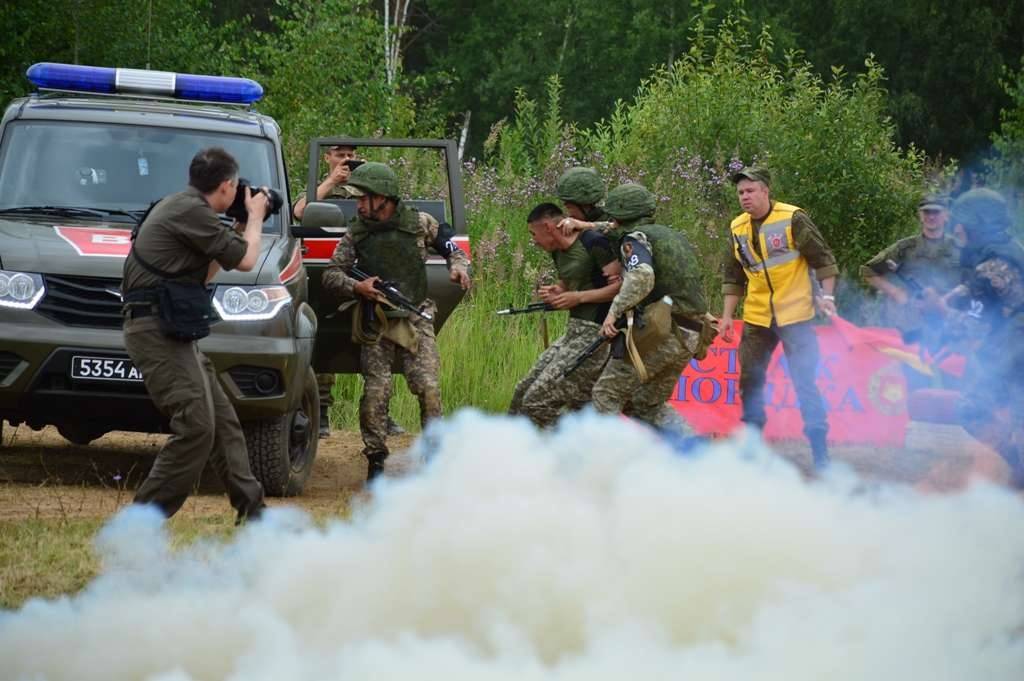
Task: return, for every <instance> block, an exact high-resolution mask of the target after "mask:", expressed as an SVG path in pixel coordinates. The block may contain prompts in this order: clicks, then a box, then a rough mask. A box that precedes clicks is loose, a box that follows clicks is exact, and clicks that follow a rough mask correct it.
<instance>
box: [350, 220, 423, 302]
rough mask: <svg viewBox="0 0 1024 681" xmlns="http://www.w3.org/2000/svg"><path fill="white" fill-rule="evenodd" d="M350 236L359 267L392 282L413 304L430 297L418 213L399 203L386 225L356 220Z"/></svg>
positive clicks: (353, 222)
mask: <svg viewBox="0 0 1024 681" xmlns="http://www.w3.org/2000/svg"><path fill="white" fill-rule="evenodd" d="M348 233H349V234H350V235H351V236H352V241H353V243H354V244H355V247H356V257H357V259H358V263H359V267H360V268H361V269H363V270H364V271H365V272H367V273H369V274H373V275H376V276H378V277H380V278H381V279H386V280H388V281H393V282H395V284H397V285H398V288H399V289H400V290H401V291H402V293H404V294H405V295H406V296H407V297H408V298H409V299H410V300H412V302H414V303H416V304H417V305H419V304H420V303H422V302H423V301H424V300H425V299H426V297H427V267H426V264H425V263H424V262H423V252H422V250H421V249H420V218H419V211H417V210H416V209H415V208H412V207H409V206H406V205H404V204H403V203H401V202H399V203H398V206H397V208H396V209H395V214H394V216H392V218H391V219H390V220H388V221H387V222H373V221H367V220H363V219H362V218H359V217H357V218H355V219H354V220H353V221H352V223H351V224H350V226H349V230H348Z"/></svg>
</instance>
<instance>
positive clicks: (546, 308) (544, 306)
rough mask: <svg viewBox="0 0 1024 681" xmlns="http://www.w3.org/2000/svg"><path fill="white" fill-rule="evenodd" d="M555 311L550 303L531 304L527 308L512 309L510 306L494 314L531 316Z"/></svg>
mask: <svg viewBox="0 0 1024 681" xmlns="http://www.w3.org/2000/svg"><path fill="white" fill-rule="evenodd" d="M554 309H555V308H553V307H551V305H549V304H548V303H530V304H529V305H527V306H526V307H512V306H511V305H510V306H508V307H506V308H505V309H504V310H497V311H496V312H495V313H494V314H530V313H531V312H551V311H552V310H554Z"/></svg>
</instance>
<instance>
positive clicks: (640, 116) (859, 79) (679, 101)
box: [469, 17, 924, 300]
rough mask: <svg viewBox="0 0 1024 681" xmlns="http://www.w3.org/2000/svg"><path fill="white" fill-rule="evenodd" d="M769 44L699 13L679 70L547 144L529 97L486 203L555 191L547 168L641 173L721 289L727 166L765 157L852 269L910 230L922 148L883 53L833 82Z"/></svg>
mask: <svg viewBox="0 0 1024 681" xmlns="http://www.w3.org/2000/svg"><path fill="white" fill-rule="evenodd" d="M773 49H774V45H773V42H772V36H771V35H770V34H769V33H768V32H767V31H763V32H762V33H761V34H760V35H759V36H758V37H757V39H756V41H754V40H752V39H751V36H750V35H749V34H748V32H747V30H746V28H745V25H744V22H743V21H741V20H739V19H734V18H732V17H729V18H727V19H726V20H724V21H723V22H721V23H720V24H719V25H718V27H717V28H714V29H711V28H708V27H707V25H706V24H705V23H704V21H703V20H702V19H701V20H698V21H696V22H695V24H694V32H693V36H692V40H691V48H690V50H689V52H688V53H687V54H686V55H685V56H684V57H683V58H681V59H680V60H678V61H677V62H676V63H675V64H674V66H673V68H672V69H662V70H660V71H658V72H657V73H655V74H654V75H653V76H652V78H651V79H649V80H648V81H646V82H645V83H643V84H642V85H641V87H640V89H639V91H638V94H637V96H636V99H635V101H633V102H632V103H624V102H619V103H618V105H617V107H616V110H615V112H614V114H613V115H612V117H611V118H610V119H609V120H608V121H605V122H601V123H600V124H598V125H596V126H594V127H592V128H590V129H587V130H575V129H573V128H571V127H568V126H564V125H550V124H549V125H548V126H547V127H548V128H549V129H552V130H554V129H557V130H559V131H560V133H561V135H562V137H561V139H560V141H559V142H558V143H557V144H554V145H552V144H551V143H550V138H549V137H544V138H543V140H544V144H538V143H537V140H538V139H539V136H538V134H537V132H536V131H537V130H538V129H540V127H541V126H540V125H539V124H538V123H537V121H538V120H539V116H538V113H537V107H536V105H535V104H533V103H532V102H530V101H529V100H527V99H526V98H525V97H521V98H520V102H519V105H518V113H517V117H516V119H515V120H514V121H512V122H511V123H506V124H505V125H503V126H502V127H501V128H500V130H498V131H497V133H496V134H497V135H498V137H499V139H498V140H497V142H496V145H495V148H496V149H497V150H498V156H497V157H496V158H494V159H493V163H492V165H493V167H494V168H496V169H497V172H496V173H494V175H493V177H492V179H491V182H492V183H495V186H493V187H489V190H488V193H487V199H486V200H484V201H483V204H482V205H481V209H485V208H486V207H487V206H488V205H489V206H490V207H492V208H494V207H497V206H499V205H503V206H505V207H512V206H513V205H518V208H519V210H520V211H522V212H525V211H527V210H529V208H530V206H531V203H533V202H536V201H538V200H541V199H546V198H550V195H551V193H552V191H553V186H554V181H553V179H551V178H552V177H557V174H558V173H559V172H561V171H562V170H563V169H564V168H566V167H568V166H570V165H573V164H575V163H583V164H586V165H593V166H594V167H596V168H598V169H599V170H600V171H601V172H602V174H603V175H604V177H605V178H606V180H607V182H608V184H609V188H610V187H612V186H614V185H616V184H619V183H621V182H624V181H639V182H641V183H642V184H644V185H646V186H647V187H648V188H649V189H651V190H652V191H653V192H654V193H655V194H656V195H657V196H658V199H659V209H658V219H659V221H662V222H665V223H667V224H671V225H675V226H676V227H679V228H682V229H685V230H686V231H687V233H688V234H689V236H690V238H691V241H692V242H693V243H694V245H695V247H696V248H697V249H698V251H699V252H700V256H701V262H703V263H706V264H707V268H706V270H705V271H704V273H703V275H704V281H705V284H706V289H707V293H708V294H709V297H710V298H711V299H713V300H717V297H718V289H719V282H718V273H717V269H718V263H719V262H720V259H721V257H722V256H723V255H724V253H725V252H726V250H727V244H728V242H727V239H726V238H725V237H726V234H727V231H726V230H727V227H728V224H729V221H730V220H731V218H732V217H734V216H735V215H736V214H737V213H738V212H739V209H738V206H737V204H736V199H735V196H734V190H733V187H732V184H731V183H730V182H729V180H728V178H729V176H730V174H731V173H732V172H734V171H735V170H736V169H737V168H739V167H740V166H741V165H743V164H749V163H753V162H760V163H767V164H769V165H770V166H772V168H773V170H774V176H775V178H776V179H775V181H774V184H773V187H772V190H773V195H774V196H775V197H776V198H779V199H782V200H785V201H788V202H791V203H795V204H797V205H800V206H802V207H804V208H805V209H806V210H807V211H808V213H809V214H810V215H811V216H812V218H813V219H814V220H815V222H816V223H817V224H818V225H819V227H821V229H822V231H823V232H824V234H825V236H826V238H827V239H828V240H829V242H830V243H831V245H832V247H833V249H834V250H835V252H836V254H837V257H838V258H839V261H840V265H841V267H842V269H843V270H844V271H846V272H855V271H856V270H857V268H858V267H859V266H860V265H861V264H862V263H863V262H865V261H866V260H867V259H868V258H870V257H871V256H872V255H874V253H876V252H877V251H878V250H880V249H881V248H882V247H883V246H885V245H887V244H889V243H891V242H892V241H893V240H895V239H896V238H898V237H900V236H903V235H905V234H906V233H908V232H909V231H910V230H912V229H913V225H914V222H913V215H914V204H915V202H916V200H917V198H918V195H919V192H920V191H921V189H922V188H923V186H924V157H923V155H922V154H921V153H920V152H918V151H917V150H915V149H913V148H911V149H909V150H906V151H903V150H900V149H899V148H897V147H896V146H895V145H894V143H893V135H894V129H893V125H892V123H891V121H890V120H889V119H888V118H887V117H886V115H885V106H886V97H885V91H884V90H883V89H882V87H881V83H882V80H883V73H882V69H881V67H879V66H878V64H877V63H876V62H875V61H874V60H873V59H871V58H868V59H867V60H866V62H865V72H864V73H863V74H861V75H858V76H856V77H854V78H850V77H848V76H846V74H845V73H844V72H843V70H842V69H835V70H834V72H833V76H832V78H831V80H830V81H828V82H825V81H824V80H822V79H821V78H819V77H818V76H817V75H816V74H815V72H814V70H813V68H812V67H811V65H810V64H808V63H806V62H804V61H802V60H800V59H799V58H798V57H797V56H796V55H793V54H791V55H789V56H788V57H787V59H786V62H785V64H784V65H782V66H776V65H775V64H774V63H773V61H772V58H771V55H772V52H773ZM560 94H561V91H560V90H558V89H552V90H551V91H550V93H549V97H550V98H551V100H550V101H549V102H548V104H547V108H548V110H549V111H557V110H558V102H557V98H558V97H559V96H560ZM527 169H533V170H534V172H533V173H528V172H527ZM516 171H519V175H518V177H516ZM476 175H477V176H485V175H486V173H482V172H480V171H477V172H476ZM469 186H473V184H472V183H469ZM477 198H481V197H477ZM474 200H475V199H474ZM517 201H518V204H517Z"/></svg>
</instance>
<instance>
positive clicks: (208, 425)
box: [122, 147, 268, 522]
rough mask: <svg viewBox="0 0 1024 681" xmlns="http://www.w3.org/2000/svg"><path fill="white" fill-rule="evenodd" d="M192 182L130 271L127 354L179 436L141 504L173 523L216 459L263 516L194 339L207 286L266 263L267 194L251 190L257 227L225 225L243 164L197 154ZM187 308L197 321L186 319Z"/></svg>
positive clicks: (234, 425) (239, 497) (244, 509)
mask: <svg viewBox="0 0 1024 681" xmlns="http://www.w3.org/2000/svg"><path fill="white" fill-rule="evenodd" d="M188 183H189V186H188V188H187V189H186V190H185V191H183V192H180V193H178V194H172V195H171V196H168V197H166V198H164V199H162V200H161V201H160V202H159V203H158V204H156V205H155V206H154V207H153V208H152V209H151V210H150V212H149V213H148V214H147V215H146V217H145V219H144V220H143V221H142V224H141V225H140V226H139V228H138V230H137V234H136V235H135V236H134V237H133V239H134V241H133V245H132V250H131V253H129V255H128V257H127V258H126V259H125V264H124V280H123V283H122V296H123V298H124V301H125V306H124V315H125V321H124V344H125V348H126V349H127V350H128V355H129V356H130V357H131V359H132V362H134V363H135V366H136V367H138V369H139V371H140V372H141V373H142V376H143V379H144V381H145V385H146V391H147V392H148V393H149V396H150V397H151V398H152V400H153V403H154V404H155V405H156V407H157V408H158V409H159V410H160V412H161V413H162V414H163V415H164V416H166V417H167V419H168V420H169V421H170V428H171V433H172V435H171V438H170V439H169V440H168V441H167V444H166V445H165V446H164V448H163V449H162V450H160V453H159V454H157V457H156V461H154V463H153V468H152V469H151V470H150V472H149V475H148V476H147V477H146V480H145V481H144V482H143V483H142V485H141V486H140V487H139V489H138V490H137V492H136V494H135V503H139V504H148V503H152V504H156V505H157V506H158V507H159V508H160V510H161V511H162V512H163V513H164V515H165V516H167V517H170V516H172V515H174V514H175V513H176V512H177V511H178V509H179V508H181V506H182V504H184V503H185V499H186V498H187V497H188V495H189V493H190V492H191V491H192V490H193V488H194V487H195V486H196V483H198V481H199V477H200V475H201V474H202V471H203V467H204V466H205V465H206V461H207V459H210V458H211V456H212V462H213V467H214V470H215V471H216V473H217V475H218V476H219V477H220V479H221V481H222V483H223V484H224V488H225V489H226V490H227V492H228V497H229V498H230V501H231V505H232V506H233V507H234V508H235V510H236V511H237V512H238V522H241V521H243V520H245V519H246V518H256V517H258V516H259V515H260V514H261V512H262V509H263V508H264V504H263V488H262V487H261V486H260V483H259V482H258V481H257V480H256V479H255V478H254V477H253V475H252V472H251V470H250V468H249V458H248V453H247V450H246V445H245V437H244V436H243V434H242V428H241V425H240V424H239V422H238V417H237V415H236V414H235V410H234V407H232V405H231V402H230V401H229V400H228V397H227V395H225V394H224V391H223V389H221V387H220V384H219V383H218V381H217V374H216V371H215V370H214V368H213V364H212V363H211V362H210V360H209V359H208V358H207V357H206V356H205V355H203V353H202V352H200V351H199V348H198V346H197V344H196V342H195V341H196V339H197V338H201V337H202V336H203V335H205V334H206V333H208V332H209V328H208V321H206V320H207V319H208V318H209V316H210V315H212V310H210V309H209V307H208V306H209V295H208V294H207V293H206V289H205V286H206V284H207V283H208V282H209V281H210V280H211V279H212V278H213V277H214V275H215V274H216V273H217V272H218V271H219V270H220V269H221V268H224V269H225V270H232V269H237V270H240V271H243V272H248V271H249V270H251V269H253V267H255V266H256V265H257V262H258V259H259V255H260V241H261V235H262V229H263V220H264V218H265V216H266V215H267V212H268V196H267V193H265V192H266V190H265V189H264V190H251V189H249V188H243V191H244V199H245V208H246V210H247V212H248V220H247V222H246V224H245V225H244V226H243V225H236V229H235V230H232V229H228V228H226V227H225V226H224V225H223V224H222V223H221V221H220V219H219V218H218V217H217V214H218V213H223V212H224V211H226V210H227V209H228V208H229V207H230V206H231V204H232V203H233V202H234V201H235V197H236V194H237V193H238V191H239V189H238V163H237V162H236V161H235V159H234V158H233V157H232V156H231V155H230V154H228V153H227V152H226V151H224V150H223V149H221V148H218V147H211V148H208V149H203V150H202V151H200V152H199V153H198V154H196V155H195V157H193V159H192V163H191V164H190V166H189V181H188ZM236 230H237V231H236ZM239 232H241V233H239ZM204 294H205V297H204ZM204 301H205V308H204ZM171 302H173V303H174V307H173V309H174V310H175V311H176V312H175V314H172V313H171V312H170V309H171V306H170V303H171ZM181 304H185V306H186V307H189V306H190V309H189V311H190V312H191V311H195V313H196V314H195V315H194V316H193V317H186V316H180V315H177V310H178V307H179V305H181ZM197 320H198V321H197ZM204 324H205V325H206V327H205V329H204V328H203V327H204Z"/></svg>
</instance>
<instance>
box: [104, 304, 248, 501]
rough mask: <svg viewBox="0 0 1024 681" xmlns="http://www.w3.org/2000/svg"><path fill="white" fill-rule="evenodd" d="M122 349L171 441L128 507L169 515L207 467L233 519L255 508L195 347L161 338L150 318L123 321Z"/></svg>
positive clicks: (243, 458)
mask: <svg viewBox="0 0 1024 681" xmlns="http://www.w3.org/2000/svg"><path fill="white" fill-rule="evenodd" d="M124 344H125V348H126V349H127V350H128V355H129V357H131V358H132V362H134V363H135V366H136V367H138V369H139V371H140V372H142V377H143V380H144V381H145V384H146V391H147V392H148V393H149V396H150V398H151V399H152V400H153V403H154V404H155V405H156V407H157V409H159V410H160V413H161V414H163V415H164V416H165V417H166V418H167V419H168V420H169V421H170V427H171V437H170V439H169V440H168V441H167V444H165V445H164V447H163V449H161V450H160V453H159V454H157V456H156V461H154V462H153V468H152V469H150V471H149V475H148V476H146V479H145V481H143V483H142V485H141V486H140V487H139V488H138V490H137V491H136V492H135V503H139V504H156V505H157V506H158V507H159V508H160V510H161V511H163V513H164V515H166V516H168V517H170V516H172V515H174V514H175V513H176V512H177V511H178V509H180V508H181V506H182V504H184V503H185V499H186V498H187V497H188V495H189V494H190V493H191V492H192V490H193V489H195V487H196V485H197V484H198V482H199V478H200V476H201V475H202V473H203V468H204V467H205V466H206V462H207V461H208V460H209V461H210V463H211V464H212V466H213V470H214V472H215V473H216V474H217V477H218V478H220V481H221V483H223V485H224V489H226V490H227V493H228V498H229V499H230V500H231V505H232V506H233V507H234V508H235V510H236V511H238V515H239V517H240V518H241V517H246V516H249V515H252V514H255V513H257V512H259V511H260V510H261V509H262V508H263V487H262V486H261V485H260V483H259V482H258V481H257V480H256V478H254V477H253V474H252V470H251V469H250V467H249V451H248V449H247V448H246V444H245V436H244V434H243V433H242V426H241V425H240V424H239V422H238V415H237V414H235V408H234V407H233V406H232V405H231V402H230V400H228V397H227V395H225V394H224V390H223V389H222V388H221V387H220V383H219V382H218V381H217V372H216V371H215V370H214V368H213V363H212V362H210V360H209V359H208V358H207V357H206V355H204V354H203V353H201V352H200V351H199V347H198V346H197V345H196V343H188V342H182V341H178V340H174V339H172V338H168V337H167V336H165V335H163V333H161V332H160V330H159V328H158V327H157V322H156V319H155V318H152V317H150V318H145V319H141V320H133V321H128V322H126V324H125V333H124Z"/></svg>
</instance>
